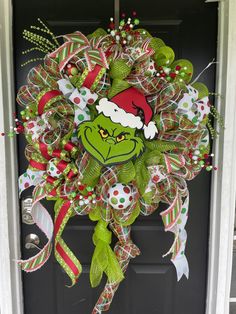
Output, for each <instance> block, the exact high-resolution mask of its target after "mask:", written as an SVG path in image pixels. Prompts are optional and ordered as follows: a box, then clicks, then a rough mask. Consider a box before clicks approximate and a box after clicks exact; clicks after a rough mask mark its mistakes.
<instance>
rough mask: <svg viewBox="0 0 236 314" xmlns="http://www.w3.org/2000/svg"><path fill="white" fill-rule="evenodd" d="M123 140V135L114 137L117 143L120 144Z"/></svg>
mask: <svg viewBox="0 0 236 314" xmlns="http://www.w3.org/2000/svg"><path fill="white" fill-rule="evenodd" d="M124 139H125V135H124V134H120V135H118V136H117V137H116V140H117V142H118V143H119V142H121V141H123V140H124Z"/></svg>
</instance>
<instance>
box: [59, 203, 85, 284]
mask: <svg viewBox="0 0 236 314" xmlns="http://www.w3.org/2000/svg"><path fill="white" fill-rule="evenodd" d="M73 214H74V210H73V208H72V204H71V202H70V201H69V200H66V201H62V200H61V199H59V200H58V201H57V202H56V204H55V223H54V227H55V228H54V236H55V244H54V247H55V257H56V260H57V261H58V263H59V264H60V265H61V267H62V268H63V269H64V270H65V272H66V273H67V275H68V276H69V277H70V279H71V283H72V284H71V286H73V285H74V284H75V283H76V282H77V280H78V278H79V275H80V274H81V272H82V266H81V264H80V262H79V260H78V259H77V258H76V257H75V255H74V254H73V253H72V251H71V250H70V249H69V247H68V246H67V245H66V243H65V242H64V240H63V239H62V237H61V236H62V233H63V231H64V229H65V226H66V224H67V222H68V220H69V219H70V217H71V216H72V215H73Z"/></svg>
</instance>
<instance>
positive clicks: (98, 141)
mask: <svg viewBox="0 0 236 314" xmlns="http://www.w3.org/2000/svg"><path fill="white" fill-rule="evenodd" d="M78 137H79V138H80V139H81V141H82V144H83V146H84V148H85V149H86V150H87V152H88V153H90V154H91V155H92V156H93V157H95V158H96V159H97V160H98V161H99V162H100V163H102V164H103V165H110V164H116V163H122V162H125V161H127V160H129V159H131V158H133V157H138V156H139V155H140V154H141V153H142V151H143V149H144V145H143V142H142V140H141V139H140V138H139V137H136V136H135V129H132V128H129V127H123V126H122V125H121V124H119V123H114V122H112V121H111V120H110V118H107V117H105V116H104V115H103V114H100V115H98V116H97V117H96V118H95V119H94V121H88V122H84V123H81V124H80V126H79V132H78Z"/></svg>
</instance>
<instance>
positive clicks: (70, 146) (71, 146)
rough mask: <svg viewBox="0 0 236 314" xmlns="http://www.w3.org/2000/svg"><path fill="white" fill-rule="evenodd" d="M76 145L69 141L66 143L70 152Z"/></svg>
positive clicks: (65, 147)
mask: <svg viewBox="0 0 236 314" xmlns="http://www.w3.org/2000/svg"><path fill="white" fill-rule="evenodd" d="M75 147H76V146H75V145H74V144H73V143H71V142H68V143H66V144H65V146H64V149H65V150H67V151H68V152H71V151H72V150H73V148H75Z"/></svg>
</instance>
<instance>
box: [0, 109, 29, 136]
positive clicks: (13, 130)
mask: <svg viewBox="0 0 236 314" xmlns="http://www.w3.org/2000/svg"><path fill="white" fill-rule="evenodd" d="M13 117H14V121H15V126H10V131H9V132H7V133H5V132H2V133H0V135H1V136H5V135H7V136H8V137H13V136H14V135H15V134H20V133H23V132H24V126H23V125H22V122H21V121H19V120H18V119H17V118H16V113H15V112H14V113H13Z"/></svg>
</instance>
